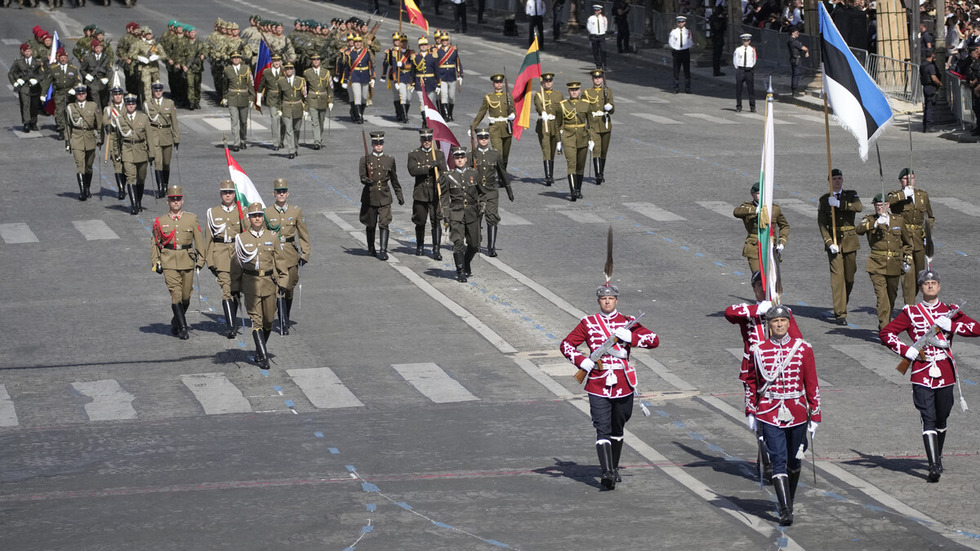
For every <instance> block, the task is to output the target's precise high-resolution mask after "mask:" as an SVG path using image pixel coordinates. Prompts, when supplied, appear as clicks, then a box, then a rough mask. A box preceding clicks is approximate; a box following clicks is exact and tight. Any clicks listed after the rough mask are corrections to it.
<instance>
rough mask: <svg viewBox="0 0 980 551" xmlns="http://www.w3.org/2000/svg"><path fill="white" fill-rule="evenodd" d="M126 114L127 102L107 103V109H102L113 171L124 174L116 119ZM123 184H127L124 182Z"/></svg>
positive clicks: (106, 143) (106, 144) (107, 148)
mask: <svg viewBox="0 0 980 551" xmlns="http://www.w3.org/2000/svg"><path fill="white" fill-rule="evenodd" d="M125 114H126V104H124V103H118V104H116V103H112V102H111V101H110V102H109V105H106V107H105V109H104V110H103V111H102V129H103V130H105V136H106V137H105V147H106V150H108V152H109V157H110V158H111V159H112V171H113V172H115V173H116V174H118V175H120V176H123V175H125V173H126V171H125V169H124V168H123V162H122V157H121V156H120V155H118V154H117V153H118V152H119V149H120V148H119V146H120V142H119V134H118V133H117V132H116V121H117V120H118V119H119V117H123V116H125ZM122 185H124V186H125V185H126V183H125V182H122Z"/></svg>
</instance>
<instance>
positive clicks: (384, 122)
mask: <svg viewBox="0 0 980 551" xmlns="http://www.w3.org/2000/svg"><path fill="white" fill-rule="evenodd" d="M364 120H365V122H368V123H370V124H373V125H375V126H382V127H385V128H401V126H402V123H400V122H393V121H389V120H388V119H386V118H384V117H382V116H380V115H368V114H365V115H364Z"/></svg>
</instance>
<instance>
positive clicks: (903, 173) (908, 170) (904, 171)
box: [898, 168, 915, 180]
mask: <svg viewBox="0 0 980 551" xmlns="http://www.w3.org/2000/svg"><path fill="white" fill-rule="evenodd" d="M909 174H912V175H913V176H914V175H915V171H914V170H912V169H911V168H903V169H902V171H901V172H899V173H898V179H899V180H901V179H902V178H904V177H906V176H908V175H909Z"/></svg>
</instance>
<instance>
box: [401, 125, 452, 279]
mask: <svg viewBox="0 0 980 551" xmlns="http://www.w3.org/2000/svg"><path fill="white" fill-rule="evenodd" d="M419 141H420V142H422V143H421V146H420V147H419V148H418V149H414V150H412V151H411V152H410V153H409V154H408V173H409V174H411V175H412V176H414V177H415V186H414V188H413V190H412V223H413V224H415V256H422V248H423V247H424V246H425V221H426V220H429V221H430V222H431V223H432V258H433V259H434V260H442V253H440V252H439V243H440V242H441V241H442V226H441V225H439V221H440V220H441V219H442V217H443V213H442V210H441V206H440V204H439V192H438V190H437V189H436V184H437V182H438V181H439V176H440V172H442V171H444V170H445V168H446V156H445V155H444V154H443V152H442V151H439V150H438V149H436V148H434V147H432V130H431V129H428V128H422V129H421V130H419Z"/></svg>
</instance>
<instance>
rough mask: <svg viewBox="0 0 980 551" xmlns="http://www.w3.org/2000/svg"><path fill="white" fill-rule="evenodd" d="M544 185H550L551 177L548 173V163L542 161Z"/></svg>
mask: <svg viewBox="0 0 980 551" xmlns="http://www.w3.org/2000/svg"><path fill="white" fill-rule="evenodd" d="M544 185H546V186H550V185H551V175H550V174H549V173H548V161H544Z"/></svg>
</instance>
